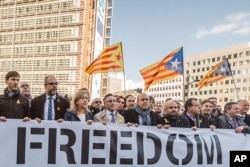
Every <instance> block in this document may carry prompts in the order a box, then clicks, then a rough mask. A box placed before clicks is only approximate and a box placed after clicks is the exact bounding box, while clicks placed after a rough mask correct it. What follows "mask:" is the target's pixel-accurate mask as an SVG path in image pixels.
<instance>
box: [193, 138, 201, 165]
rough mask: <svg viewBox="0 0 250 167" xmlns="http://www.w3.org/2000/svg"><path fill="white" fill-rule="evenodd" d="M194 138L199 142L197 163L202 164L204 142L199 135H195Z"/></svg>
mask: <svg viewBox="0 0 250 167" xmlns="http://www.w3.org/2000/svg"><path fill="white" fill-rule="evenodd" d="M194 139H195V141H196V143H197V155H198V157H197V164H202V163H203V153H202V142H201V139H200V138H199V135H194Z"/></svg>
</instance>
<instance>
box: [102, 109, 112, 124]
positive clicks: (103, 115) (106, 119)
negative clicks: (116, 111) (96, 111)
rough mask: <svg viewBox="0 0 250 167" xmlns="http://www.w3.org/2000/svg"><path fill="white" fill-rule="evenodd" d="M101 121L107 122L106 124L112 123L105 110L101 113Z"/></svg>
mask: <svg viewBox="0 0 250 167" xmlns="http://www.w3.org/2000/svg"><path fill="white" fill-rule="evenodd" d="M100 119H101V120H102V121H105V122H110V120H109V117H108V116H107V114H106V111H105V110H102V111H101V112H100Z"/></svg>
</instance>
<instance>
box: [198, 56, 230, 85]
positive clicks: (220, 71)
mask: <svg viewBox="0 0 250 167" xmlns="http://www.w3.org/2000/svg"><path fill="white" fill-rule="evenodd" d="M229 76H232V72H231V69H230V65H229V63H228V59H224V60H223V61H221V62H219V63H218V64H216V65H215V66H213V67H212V69H211V70H210V71H208V73H207V74H206V75H205V76H204V77H203V78H202V79H201V80H200V81H199V82H198V89H199V90H200V89H201V88H202V87H203V86H206V85H208V84H212V83H214V82H217V81H219V80H222V79H224V78H227V77H229Z"/></svg>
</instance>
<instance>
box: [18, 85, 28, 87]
mask: <svg viewBox="0 0 250 167" xmlns="http://www.w3.org/2000/svg"><path fill="white" fill-rule="evenodd" d="M20 87H21V88H24V87H27V88H28V87H29V85H21V86H20Z"/></svg>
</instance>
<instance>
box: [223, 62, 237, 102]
mask: <svg viewBox="0 0 250 167" xmlns="http://www.w3.org/2000/svg"><path fill="white" fill-rule="evenodd" d="M226 61H227V64H228V67H229V70H230V73H231V76H232V79H233V82H234V89H235V91H236V95H237V98H238V100H240V98H239V94H238V91H237V87H236V83H235V79H234V76H233V73H232V71H231V67H230V64H229V61H228V59H227V58H226Z"/></svg>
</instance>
